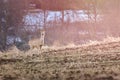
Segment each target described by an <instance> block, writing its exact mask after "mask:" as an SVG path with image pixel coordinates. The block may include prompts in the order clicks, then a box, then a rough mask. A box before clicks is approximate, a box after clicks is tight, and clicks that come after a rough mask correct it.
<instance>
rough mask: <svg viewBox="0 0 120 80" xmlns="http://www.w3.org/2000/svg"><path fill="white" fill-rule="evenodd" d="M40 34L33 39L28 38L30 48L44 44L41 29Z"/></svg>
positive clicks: (37, 47) (38, 47) (40, 46)
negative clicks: (37, 37)
mask: <svg viewBox="0 0 120 80" xmlns="http://www.w3.org/2000/svg"><path fill="white" fill-rule="evenodd" d="M40 33H41V36H40V38H39V39H35V40H30V41H29V45H30V48H31V49H34V48H36V49H40V50H41V49H42V47H43V46H44V39H45V31H41V32H40Z"/></svg>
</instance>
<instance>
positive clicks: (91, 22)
mask: <svg viewBox="0 0 120 80" xmlns="http://www.w3.org/2000/svg"><path fill="white" fill-rule="evenodd" d="M52 1H53V2H52ZM70 1H71V0H68V2H67V1H59V0H58V1H55V0H51V1H49V0H44V1H42V0H38V1H37V0H21V1H18V0H11V1H8V0H5V1H4V0H1V1H0V49H1V50H3V49H6V48H9V47H10V46H12V45H14V42H15V41H16V42H17V43H20V44H19V45H20V46H21V45H23V44H25V43H28V42H29V41H30V40H32V39H39V38H40V33H39V31H40V30H42V29H44V30H45V31H46V36H45V45H47V46H53V45H56V46H64V45H68V44H70V43H73V44H75V45H80V44H85V43H86V42H89V41H90V40H103V39H104V38H106V37H107V36H112V37H119V36H120V31H119V30H120V26H119V25H120V20H119V19H120V1H119V0H75V1H73V2H70ZM15 3H17V4H15ZM58 4H59V5H58ZM62 4H65V5H62ZM28 45H29V44H28Z"/></svg>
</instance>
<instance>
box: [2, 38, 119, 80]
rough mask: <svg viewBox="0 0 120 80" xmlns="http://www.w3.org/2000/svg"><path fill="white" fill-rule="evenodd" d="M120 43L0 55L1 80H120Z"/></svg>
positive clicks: (71, 46)
mask: <svg viewBox="0 0 120 80" xmlns="http://www.w3.org/2000/svg"><path fill="white" fill-rule="evenodd" d="M119 56H120V39H119V38H107V39H104V40H103V41H101V42H97V41H96V42H94V41H93V42H91V44H90V43H89V44H86V45H82V46H75V45H74V44H70V45H69V46H64V47H58V48H57V49H56V48H55V47H54V46H53V47H51V48H50V47H48V46H44V48H43V50H42V51H40V50H37V49H36V50H29V51H28V52H22V51H19V50H17V49H16V48H15V47H13V49H12V50H10V51H8V52H6V53H0V80H120V77H119V76H120V57H119Z"/></svg>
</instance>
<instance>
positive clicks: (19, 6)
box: [0, 0, 29, 50]
mask: <svg viewBox="0 0 120 80" xmlns="http://www.w3.org/2000/svg"><path fill="white" fill-rule="evenodd" d="M28 8H29V1H28V0H0V45H1V46H0V48H1V49H3V50H5V49H6V48H7V44H6V41H7V36H8V31H9V29H13V31H15V32H14V33H15V34H16V32H17V30H18V27H19V26H21V25H22V24H23V17H24V15H25V14H26V13H27V9H28Z"/></svg>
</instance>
